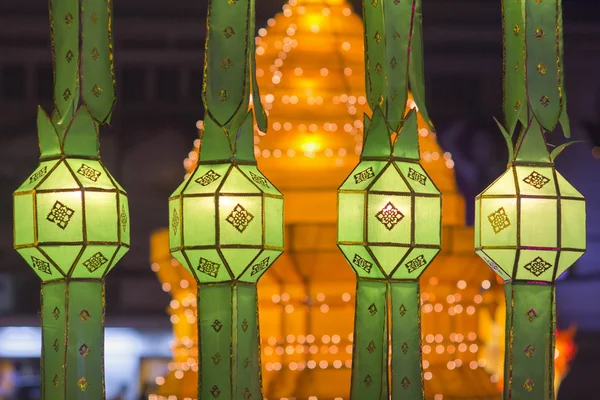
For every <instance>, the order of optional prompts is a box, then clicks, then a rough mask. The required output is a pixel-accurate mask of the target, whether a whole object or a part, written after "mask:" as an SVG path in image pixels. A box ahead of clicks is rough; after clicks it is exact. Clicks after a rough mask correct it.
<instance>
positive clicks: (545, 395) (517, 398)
mask: <svg viewBox="0 0 600 400" xmlns="http://www.w3.org/2000/svg"><path fill="white" fill-rule="evenodd" d="M505 293H506V302H507V303H506V304H507V309H510V312H509V313H507V321H506V326H507V333H508V336H507V340H508V341H507V348H508V350H507V355H508V359H507V360H506V361H507V363H509V365H510V367H509V369H508V371H506V372H508V374H505V376H504V398H505V399H512V400H522V399H523V400H525V399H527V400H547V399H553V398H554V382H553V381H554V347H555V343H554V330H555V328H556V309H555V288H554V286H553V285H536V284H506V285H505Z"/></svg>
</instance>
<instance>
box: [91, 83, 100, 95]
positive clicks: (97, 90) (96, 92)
mask: <svg viewBox="0 0 600 400" xmlns="http://www.w3.org/2000/svg"><path fill="white" fill-rule="evenodd" d="M92 94H93V95H94V96H96V97H100V96H101V95H102V88H101V87H100V86H98V84H95V85H94V87H93V88H92Z"/></svg>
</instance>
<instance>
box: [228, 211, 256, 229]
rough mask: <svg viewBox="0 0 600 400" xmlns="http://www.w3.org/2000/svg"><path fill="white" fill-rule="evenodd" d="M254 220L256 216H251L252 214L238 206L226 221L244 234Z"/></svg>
mask: <svg viewBox="0 0 600 400" xmlns="http://www.w3.org/2000/svg"><path fill="white" fill-rule="evenodd" d="M253 219H254V215H252V214H250V212H249V211H248V210H246V209H245V208H244V207H242V205H241V204H238V205H237V206H235V207H234V208H233V210H232V211H231V214H229V215H228V216H227V218H226V219H225V220H226V221H227V222H229V223H230V224H231V225H232V226H233V227H234V228H235V229H237V230H238V231H239V232H240V233H242V232H244V231H245V230H246V228H247V227H248V225H249V224H250V222H252V220H253Z"/></svg>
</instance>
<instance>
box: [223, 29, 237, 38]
mask: <svg viewBox="0 0 600 400" xmlns="http://www.w3.org/2000/svg"><path fill="white" fill-rule="evenodd" d="M223 34H224V35H225V37H226V38H227V39H229V38H230V37H232V36H233V35H235V30H233V27H231V26H228V27H227V28H225V29H223Z"/></svg>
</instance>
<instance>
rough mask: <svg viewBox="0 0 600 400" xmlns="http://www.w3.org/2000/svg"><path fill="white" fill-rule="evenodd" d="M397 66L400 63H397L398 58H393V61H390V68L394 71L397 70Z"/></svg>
mask: <svg viewBox="0 0 600 400" xmlns="http://www.w3.org/2000/svg"><path fill="white" fill-rule="evenodd" d="M396 65H398V61H396V57H392V59H391V60H390V67H392V69H395V68H396Z"/></svg>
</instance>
